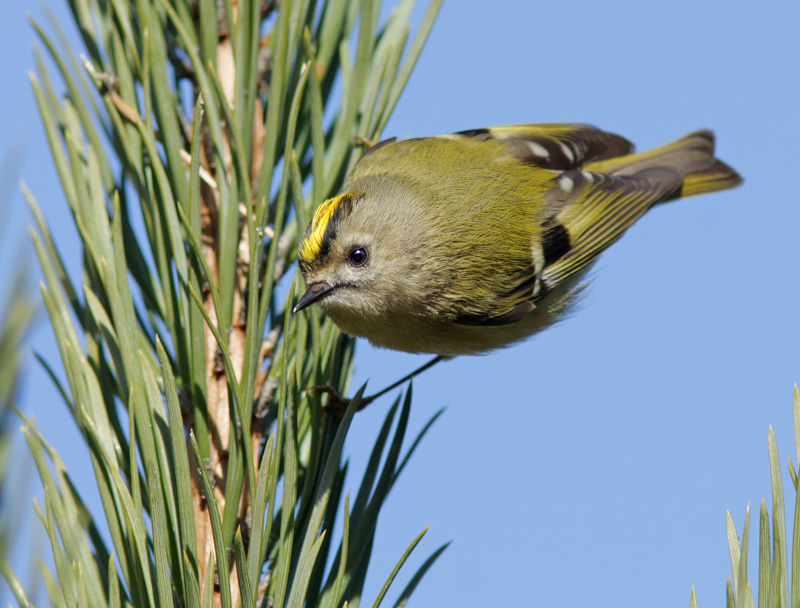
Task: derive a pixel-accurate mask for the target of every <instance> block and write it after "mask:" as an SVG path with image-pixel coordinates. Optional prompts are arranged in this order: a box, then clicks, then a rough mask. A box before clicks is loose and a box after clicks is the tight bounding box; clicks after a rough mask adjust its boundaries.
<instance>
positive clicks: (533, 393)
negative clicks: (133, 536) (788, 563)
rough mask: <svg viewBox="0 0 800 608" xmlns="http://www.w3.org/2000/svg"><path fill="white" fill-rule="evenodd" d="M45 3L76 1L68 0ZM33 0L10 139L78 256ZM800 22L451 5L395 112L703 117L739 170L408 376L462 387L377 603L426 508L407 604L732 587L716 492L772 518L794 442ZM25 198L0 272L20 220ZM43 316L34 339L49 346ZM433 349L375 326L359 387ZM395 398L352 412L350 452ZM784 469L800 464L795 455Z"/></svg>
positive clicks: (454, 394) (466, 0)
mask: <svg viewBox="0 0 800 608" xmlns="http://www.w3.org/2000/svg"><path fill="white" fill-rule="evenodd" d="M26 4H28V6H26ZM47 5H49V6H50V7H51V8H52V10H53V11H55V12H56V14H57V18H58V20H59V21H60V22H62V23H68V17H67V12H66V10H65V8H64V6H63V5H62V2H60V1H56V0H49V1H48V2H47ZM423 8H424V7H423ZM25 10H31V11H33V13H34V15H35V16H37V18H39V17H41V16H42V10H41V9H40V7H39V5H38V4H34V3H32V2H31V3H26V2H21V3H8V6H6V7H5V11H4V19H3V24H2V26H0V28H2V36H0V53H1V54H0V56H2V58H3V60H2V63H0V82H3V84H4V92H3V96H2V112H1V113H0V142H2V143H3V144H4V145H7V144H8V143H9V142H17V143H18V144H20V145H22V146H23V147H25V148H26V150H27V151H26V155H25V164H24V168H23V171H22V173H23V178H24V179H25V180H26V181H27V182H28V184H29V185H30V186H31V188H32V189H33V191H34V193H35V194H36V196H37V198H38V200H39V201H40V204H41V205H42V206H43V207H44V209H45V211H46V213H47V215H48V217H49V220H50V222H51V225H53V226H54V227H55V229H56V230H57V231H58V232H59V233H60V234H59V237H60V238H59V242H60V244H61V246H62V247H63V248H64V252H65V256H66V257H67V258H68V261H69V263H70V266H71V267H72V268H73V269H75V268H77V266H78V250H77V245H76V240H75V235H74V230H73V229H72V228H70V227H68V224H69V223H70V220H69V217H68V214H67V211H66V204H65V202H64V199H63V196H62V194H61V191H60V186H59V185H58V183H57V181H56V178H55V174H54V170H53V166H52V161H51V159H50V157H49V153H48V150H47V147H46V142H45V139H44V135H43V132H42V128H41V126H40V124H39V121H38V117H37V112H36V109H35V106H34V102H33V97H32V94H31V92H30V87H29V84H28V82H27V79H26V72H27V70H28V69H30V68H31V67H32V66H33V55H32V53H31V51H30V48H31V44H30V41H31V39H32V38H33V33H32V30H31V28H30V27H29V26H28V25H27V23H26V21H25V19H24V15H23V12H24V11H25ZM421 12H422V11H417V13H416V19H417V22H418V21H419V18H420V16H421ZM798 31H800V5H798V3H797V2H794V1H789V0H786V1H778V0H774V1H771V2H765V3H762V4H760V5H755V4H754V3H752V2H736V1H730V0H728V1H715V2H710V1H700V0H671V1H670V2H641V1H638V2H633V1H630V2H625V1H622V0H610V1H608V2H596V1H562V2H552V1H551V2H535V1H516V2H515V1H497V0H495V1H494V2H486V1H485V0H484V1H478V0H449V1H448V2H447V3H446V4H445V7H444V9H443V10H442V12H441V14H440V16H439V19H438V21H437V24H436V26H435V28H434V30H433V33H432V36H431V38H430V41H429V43H428V46H427V48H426V50H425V52H424V53H423V55H422V58H421V61H420V64H419V65H418V67H417V70H416V72H415V73H414V75H413V77H412V79H411V81H410V83H409V86H408V89H407V91H406V93H405V94H404V95H403V97H402V98H401V100H400V104H399V106H398V108H397V111H396V113H395V115H394V118H393V119H392V121H391V122H390V123H389V126H388V128H387V130H386V132H385V134H384V135H385V136H387V137H388V136H395V135H396V136H399V137H401V138H402V137H410V136H423V135H433V134H438V133H447V132H451V131H456V130H461V129H468V128H475V127H483V126H491V125H499V124H512V123H520V122H553V121H581V122H589V123H593V124H596V125H598V126H600V127H602V128H604V129H607V130H611V131H614V132H617V133H620V134H622V135H624V136H626V137H628V138H629V139H631V140H632V141H634V142H635V143H636V144H637V146H638V148H639V149H640V150H642V149H646V148H648V147H652V146H656V145H659V144H662V143H665V142H667V141H670V140H671V139H674V138H676V137H679V136H681V135H683V134H684V133H686V132H688V131H691V130H693V129H697V128H701V127H709V128H713V129H714V130H715V131H716V133H717V135H718V148H717V149H718V154H719V156H720V157H721V158H722V159H724V160H725V161H727V162H728V163H730V164H731V165H733V166H734V167H736V168H737V169H738V170H739V171H740V172H741V173H742V175H743V176H744V177H745V179H746V182H745V184H744V186H743V187H741V188H739V189H737V190H734V191H730V192H725V193H721V194H715V195H710V196H704V197H701V198H694V199H689V200H686V201H680V202H677V203H672V204H669V205H665V206H663V207H660V208H658V209H656V210H654V211H653V212H652V213H650V214H648V215H647V216H646V217H645V218H644V219H643V220H642V221H640V222H639V223H638V224H637V225H636V226H635V227H634V228H633V229H632V230H631V231H630V232H629V233H628V234H627V235H626V236H625V237H624V238H623V239H622V240H621V241H620V242H619V243H617V244H616V245H615V246H614V247H613V248H612V249H611V250H610V251H609V252H608V253H606V254H605V255H604V256H603V257H602V258H601V260H600V262H599V264H598V266H597V272H596V273H595V277H596V279H595V281H594V283H593V285H592V286H591V288H590V290H589V293H588V296H587V297H586V298H585V300H584V303H583V306H582V307H581V310H580V311H579V312H578V314H576V315H575V316H574V317H573V318H571V319H569V320H568V321H566V322H565V323H563V324H561V325H559V326H557V327H555V328H552V329H550V330H549V331H547V332H545V333H543V334H541V335H540V336H537V337H535V338H534V339H532V340H529V341H528V342H526V343H523V344H520V345H517V346H514V347H512V348H510V349H507V350H505V351H502V352H499V353H495V354H491V355H488V356H483V357H472V358H461V359H457V360H455V361H452V362H449V363H447V364H444V365H441V366H439V367H437V368H435V369H434V370H432V371H430V372H428V373H426V374H425V375H424V376H423V377H421V378H420V379H419V380H418V381H416V382H415V385H414V408H413V410H412V422H411V425H412V427H413V428H414V429H419V428H421V427H422V425H423V424H424V423H425V422H426V421H427V419H428V418H429V417H430V416H431V415H432V414H433V413H434V412H435V411H436V410H438V409H439V408H440V407H442V406H447V411H446V413H445V415H444V416H443V417H442V418H441V419H440V420H439V421H438V422H437V424H436V425H435V427H434V428H433V430H432V431H431V433H430V434H429V436H428V437H427V439H426V440H425V441H424V443H423V444H422V446H421V447H420V448H419V451H418V453H417V454H416V455H415V457H414V458H413V459H412V461H411V463H410V465H409V467H408V468H407V469H406V471H405V472H404V474H403V477H402V478H401V479H400V481H399V482H398V485H397V487H396V489H395V491H394V493H393V494H392V495H391V497H390V499H389V503H388V505H387V507H386V509H385V510H384V512H383V514H382V518H381V522H380V529H379V534H378V538H377V545H376V555H375V559H374V564H373V566H372V567H373V570H374V572H373V576H372V578H371V579H370V580H369V582H368V588H367V591H366V595H365V601H368V602H369V604H371V603H372V600H373V599H374V597H375V595H376V594H377V592H378V589H379V587H380V584H381V583H382V581H383V579H384V578H385V576H386V575H388V573H389V572H390V571H391V568H392V567H393V565H394V563H395V561H396V559H397V558H398V557H399V556H400V554H401V553H402V551H403V550H404V548H405V547H406V545H407V544H408V543H409V542H410V541H411V539H412V538H413V537H414V536H415V535H416V534H417V533H418V532H419V531H420V530H421V529H422V528H424V527H425V526H427V525H430V526H431V528H430V531H429V533H428V535H427V536H426V538H425V539H424V540H423V542H422V544H421V545H420V546H419V547H418V549H417V552H416V553H415V554H414V556H412V560H411V562H412V564H411V568H409V569H408V570H407V571H406V574H405V576H401V580H400V582H401V583H402V584H404V582H405V581H406V580H407V579H408V576H410V573H411V572H412V569H413V567H415V566H416V565H419V564H420V563H422V561H423V560H424V558H425V557H426V554H427V553H430V552H432V551H433V550H434V549H435V548H436V547H438V546H439V545H440V544H442V543H444V542H447V541H451V540H452V541H453V542H452V545H451V546H450V547H449V548H448V550H447V551H446V552H445V554H444V555H443V556H442V557H441V559H440V561H439V562H438V563H437V565H436V566H435V567H434V569H433V570H432V571H431V572H430V573H429V574H428V576H427V577H426V579H425V580H424V581H423V583H422V584H421V586H420V587H419V588H418V590H417V593H416V595H415V596H414V598H413V599H412V605H415V606H426V607H427V606H437V607H438V606H486V605H490V606H528V605H542V606H548V605H558V606H561V605H566V606H582V605H587V604H589V605H596V606H618V605H623V606H641V605H647V606H653V607H660V606H665V607H666V606H686V605H688V601H689V594H690V590H691V586H692V585H694V586H695V587H696V590H697V593H698V598H699V601H700V605H701V606H720V605H723V602H724V601H725V581H726V578H727V577H728V576H729V572H730V562H729V555H728V548H727V539H726V533H725V512H726V509H730V510H731V512H732V514H733V516H734V519H735V521H736V524H737V527H738V529H739V530H740V531H741V528H742V525H743V521H744V513H745V508H746V506H747V504H748V503H751V504H752V507H753V511H754V514H753V532H754V533H755V532H756V531H757V511H758V506H759V504H760V502H761V499H762V497H766V498H767V500H768V504H770V503H771V500H769V474H768V461H767V432H768V428H769V426H770V425H772V426H773V427H774V428H775V432H776V435H777V437H778V444H779V448H780V450H781V461H782V463H785V462H786V460H787V458H788V457H789V456H790V455H791V456H792V458H793V460H796V456H795V448H794V438H793V435H792V411H791V403H792V401H791V400H792V386H793V383H794V382H795V381H797V380H798V377H799V376H800V373H798V372H800V365H799V364H800V349H799V348H798V346H799V345H800V329H799V328H800V324H798V310H799V308H798V307H799V306H800V288H798V278H799V276H800V275H799V274H798V267H797V266H798V265H797V261H798V259H800V255H799V254H800V250H799V247H800V246H799V245H798V243H799V242H800V239H799V238H798V227H799V226H800V205H799V203H800V194H798V193H799V192H800V185H798V184H799V181H798V179H799V177H798V169H797V162H798V161H797V156H798V152H797V148H798V142H799V141H800V121H799V120H798V109H799V108H800V99H798V98H799V97H800V96H799V95H798V91H799V88H798V82H800V78H798V77H799V76H800V70H798V60H799V59H800V42H799V41H800V36H798ZM16 149H19V148H16ZM16 149H15V150H16ZM15 154H16V152H15ZM21 203H22V198H21V196H17V197H16V199H15V209H14V210H13V213H12V214H11V217H10V221H11V222H12V226H10V227H11V228H13V230H12V231H7V232H6V233H5V241H6V242H5V243H4V244H3V248H2V252H3V256H2V262H0V263H2V269H3V272H2V275H3V276H4V277H8V275H9V274H10V272H11V270H13V269H14V268H15V267H16V265H17V262H16V258H15V256H16V255H18V254H19V252H18V250H17V248H16V244H17V243H19V242H21V241H23V240H24V239H25V235H24V233H23V229H24V226H25V225H26V224H28V223H30V220H29V218H28V217H27V214H26V212H25V210H24V207H23V205H22V204H21ZM15 232H16V233H18V234H16V233H15ZM40 326H41V327H40V329H39V330H38V331H37V332H36V333H35V336H34V347H35V348H36V349H38V350H40V351H42V352H43V353H44V354H45V355H46V356H47V357H48V358H49V359H51V360H55V356H56V351H55V349H54V347H53V341H52V338H51V337H50V336H49V330H48V328H47V324H46V322H45V320H44V319H42V321H41V323H40ZM423 361H424V359H423V358H419V357H413V356H409V355H400V354H396V353H392V352H388V351H377V350H373V349H372V348H371V347H369V346H368V345H367V344H366V343H362V344H360V345H359V351H358V355H357V373H356V378H355V381H354V386H357V385H358V384H360V383H361V382H363V381H365V380H366V379H370V386H371V387H372V388H373V389H377V388H379V387H381V386H383V385H384V384H386V383H388V382H390V381H391V380H393V379H395V378H397V377H398V376H399V375H400V374H401V373H402V372H404V371H406V370H411V369H412V368H414V367H416V366H417V365H419V364H420V363H421V362H423ZM23 401H24V405H25V406H26V407H27V408H28V409H29V410H30V411H32V412H34V413H35V415H36V418H37V420H38V422H39V425H40V426H41V428H42V429H43V430H44V432H45V434H46V436H47V437H48V438H49V439H50V440H51V441H52V442H53V444H54V445H55V446H56V448H57V449H58V450H59V451H60V452H61V453H62V455H63V457H64V459H65V460H66V462H67V464H68V465H69V467H70V469H71V471H72V472H73V475H75V476H76V477H77V478H78V480H79V482H80V487H81V489H82V491H84V492H85V493H86V494H87V495H88V496H90V497H91V498H92V505H93V507H94V508H95V512H96V513H99V512H100V507H99V503H98V502H97V501H96V499H95V498H94V490H93V488H92V482H91V473H90V470H89V467H88V458H87V456H86V455H85V454H84V453H83V452H82V451H80V450H81V449H82V446H81V444H79V442H78V441H76V439H75V432H74V425H73V424H72V423H71V422H70V421H69V418H68V417H67V414H66V411H65V408H64V407H63V405H62V404H61V403H60V401H59V398H58V396H57V394H56V392H55V390H54V389H53V388H52V387H51V386H50V385H49V382H48V381H47V380H46V378H45V375H44V373H43V372H42V371H41V370H39V369H35V368H34V369H32V370H31V371H30V372H29V373H28V375H27V382H26V390H25V393H24V399H23ZM387 407H388V401H383V402H378V403H376V404H373V405H372V406H371V407H370V408H368V409H367V410H366V411H365V412H363V413H361V414H359V415H358V416H357V418H356V421H355V423H354V425H353V429H352V431H351V439H350V444H349V450H350V454H351V458H352V462H353V468H354V469H356V470H358V469H360V468H361V467H363V461H364V459H365V458H366V455H367V453H368V450H369V448H370V446H371V442H372V440H373V438H374V436H375V433H376V429H377V427H378V425H379V424H380V422H381V421H382V419H383V416H384V415H385V412H386V409H387ZM784 476H785V483H786V484H787V485H791V484H790V481H789V478H788V475H786V470H785V466H784ZM354 483H355V482H354ZM26 500H27V498H26ZM753 545H754V546H755V542H754V543H753ZM43 551H44V552H46V551H47V549H46V547H43ZM751 557H752V561H753V562H754V563H755V562H756V556H755V554H753V555H752V556H751ZM755 576H756V574H755V571H753V570H751V579H754V580H753V582H754V584H755ZM400 586H401V585H398V587H397V589H399V588H400ZM390 595H391V594H390Z"/></svg>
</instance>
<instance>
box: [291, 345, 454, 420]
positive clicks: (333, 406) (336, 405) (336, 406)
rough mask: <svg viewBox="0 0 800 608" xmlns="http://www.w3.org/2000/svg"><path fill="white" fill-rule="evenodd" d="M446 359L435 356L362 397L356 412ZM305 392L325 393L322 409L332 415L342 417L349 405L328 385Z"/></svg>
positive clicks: (443, 356) (441, 356) (348, 402)
mask: <svg viewBox="0 0 800 608" xmlns="http://www.w3.org/2000/svg"><path fill="white" fill-rule="evenodd" d="M447 359H452V357H447V356H445V355H437V356H436V357H434V358H433V359H431V360H430V361H428V362H427V363H426V364H425V365H423V366H421V367H418V368H417V369H415V370H414V371H413V372H411V373H410V374H406V375H405V376H403V377H402V378H400V380H398V381H397V382H393V383H392V384H390V385H389V386H387V387H386V388H384V389H383V390H380V391H378V392H377V393H375V394H374V395H370V396H369V397H362V398H361V402H360V403H359V404H358V410H357V411H361V410H363V409H364V408H365V407H367V406H368V405H369V404H370V403H372V402H373V401H375V400H376V399H377V398H378V397H383V396H384V395H385V394H386V393H388V392H389V391H391V390H393V389H395V388H397V387H398V386H400V385H401V384H403V383H404V382H407V381H408V380H411V379H412V378H416V377H417V376H419V375H420V374H421V373H422V372H424V371H427V370H429V369H430V368H432V367H433V366H434V365H436V364H437V363H439V362H440V361H446V360H447ZM306 390H309V391H312V390H316V391H322V392H323V393H326V394H327V395H328V396H329V399H328V403H326V404H325V406H324V407H325V408H326V409H328V410H330V411H333V412H334V413H336V414H337V415H339V416H342V415H344V412H345V410H347V408H348V406H349V405H350V399H346V398H344V397H342V396H341V395H339V393H338V392H337V391H336V389H335V388H334V387H332V386H330V385H326V386H311V387H309V388H307V389H306Z"/></svg>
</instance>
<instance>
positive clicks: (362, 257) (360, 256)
mask: <svg viewBox="0 0 800 608" xmlns="http://www.w3.org/2000/svg"><path fill="white" fill-rule="evenodd" d="M347 257H348V259H349V260H350V264H352V265H353V266H356V267H358V266H363V265H364V264H366V263H367V257H368V255H367V250H366V249H365V248H364V247H353V248H352V249H351V250H350V254H349V255H348V256H347Z"/></svg>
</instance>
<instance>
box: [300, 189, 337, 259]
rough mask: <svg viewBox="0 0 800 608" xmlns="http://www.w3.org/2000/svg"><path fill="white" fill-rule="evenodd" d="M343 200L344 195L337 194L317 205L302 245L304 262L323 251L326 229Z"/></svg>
mask: <svg viewBox="0 0 800 608" xmlns="http://www.w3.org/2000/svg"><path fill="white" fill-rule="evenodd" d="M341 202H342V196H341V195H340V196H335V197H334V198H329V199H328V200H327V201H325V202H324V203H322V204H321V205H320V206H319V207H317V210H316V211H315V212H314V218H313V219H312V220H311V225H310V226H309V228H308V232H307V234H306V237H305V238H304V239H303V244H302V245H301V246H300V259H301V260H303V261H304V262H310V261H311V260H313V259H314V258H315V257H317V256H318V255H319V254H320V252H321V251H322V241H323V239H324V237H325V230H327V228H328V224H329V223H330V221H331V218H332V217H333V214H334V213H335V212H336V209H337V208H338V207H339V205H340V204H341Z"/></svg>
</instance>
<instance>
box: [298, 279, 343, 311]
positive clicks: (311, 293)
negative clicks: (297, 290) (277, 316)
mask: <svg viewBox="0 0 800 608" xmlns="http://www.w3.org/2000/svg"><path fill="white" fill-rule="evenodd" d="M332 291H333V287H332V286H331V285H328V284H327V283H313V284H312V285H310V286H309V288H308V291H307V292H305V293H304V294H303V296H302V297H301V298H300V299H299V300H298V301H297V304H295V306H294V308H292V312H293V313H295V312H298V311H300V310H303V309H304V308H306V307H307V306H311V305H312V304H313V303H314V302H319V301H320V300H321V299H322V298H324V297H325V296H327V295H329V294H330V293H331V292H332Z"/></svg>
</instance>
